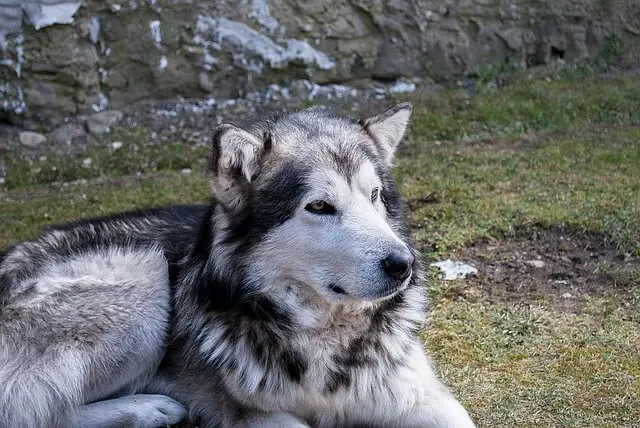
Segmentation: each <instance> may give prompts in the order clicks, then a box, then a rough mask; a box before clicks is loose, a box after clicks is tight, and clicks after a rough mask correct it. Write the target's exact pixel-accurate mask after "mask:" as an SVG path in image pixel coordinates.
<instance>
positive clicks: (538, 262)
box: [525, 260, 545, 268]
mask: <svg viewBox="0 0 640 428" xmlns="http://www.w3.org/2000/svg"><path fill="white" fill-rule="evenodd" d="M525 263H526V264H528V265H529V266H533V267H534V268H543V267H544V266H545V263H544V262H543V261H542V260H527V261H525Z"/></svg>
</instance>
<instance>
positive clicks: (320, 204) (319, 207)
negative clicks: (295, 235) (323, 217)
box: [305, 201, 336, 214]
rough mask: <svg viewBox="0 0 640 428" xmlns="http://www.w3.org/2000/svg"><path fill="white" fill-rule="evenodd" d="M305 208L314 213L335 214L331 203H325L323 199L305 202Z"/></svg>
mask: <svg viewBox="0 0 640 428" xmlns="http://www.w3.org/2000/svg"><path fill="white" fill-rule="evenodd" d="M305 209H306V210H307V211H309V212H312V213H314V214H335V212H336V209H335V207H334V206H333V205H330V204H328V203H326V202H325V201H314V202H311V203H310V204H307V206H306V207H305Z"/></svg>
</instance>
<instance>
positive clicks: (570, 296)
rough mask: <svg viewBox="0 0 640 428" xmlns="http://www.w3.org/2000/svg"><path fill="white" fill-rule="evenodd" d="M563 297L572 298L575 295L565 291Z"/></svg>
mask: <svg viewBox="0 0 640 428" xmlns="http://www.w3.org/2000/svg"><path fill="white" fill-rule="evenodd" d="M562 298H563V299H572V298H573V295H572V294H571V293H564V294H563V295H562Z"/></svg>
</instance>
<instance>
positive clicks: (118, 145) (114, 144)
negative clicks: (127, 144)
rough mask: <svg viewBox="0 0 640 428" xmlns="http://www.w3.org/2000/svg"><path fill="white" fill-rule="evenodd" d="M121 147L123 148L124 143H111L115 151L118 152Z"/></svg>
mask: <svg viewBox="0 0 640 428" xmlns="http://www.w3.org/2000/svg"><path fill="white" fill-rule="evenodd" d="M121 147H122V141H114V142H113V143H111V148H112V149H113V150H118V149H119V148H121Z"/></svg>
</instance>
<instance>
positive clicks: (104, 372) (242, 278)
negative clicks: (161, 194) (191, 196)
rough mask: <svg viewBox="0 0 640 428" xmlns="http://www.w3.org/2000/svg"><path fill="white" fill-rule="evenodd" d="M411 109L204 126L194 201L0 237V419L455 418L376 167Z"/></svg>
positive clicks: (391, 202) (398, 215)
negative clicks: (208, 146) (4, 242)
mask: <svg viewBox="0 0 640 428" xmlns="http://www.w3.org/2000/svg"><path fill="white" fill-rule="evenodd" d="M411 110H412V107H411V105H410V104H408V103H403V104H399V105H397V106H395V107H393V108H391V109H390V110H387V111H386V112H384V113H382V114H380V115H377V116H374V117H370V118H367V119H363V120H354V119H349V118H346V117H342V116H339V115H336V114H333V113H329V112H328V111H327V110H323V109H317V108H316V109H308V110H304V111H300V112H293V113H287V114H281V115H280V116H277V117H276V118H275V119H272V120H269V121H265V122H263V123H256V124H255V125H253V126H251V127H248V128H247V129H241V128H239V127H237V126H234V125H229V124H227V125H222V126H220V127H218V128H217V129H216V130H215V131H214V132H213V135H212V141H213V148H212V153H213V155H212V157H211V161H210V177H211V191H212V199H211V202H210V203H209V204H207V205H193V206H191V205H181V206H170V207H163V208H157V209H152V210H147V211H140V212H133V213H126V214H122V215H115V216H109V217H106V218H98V219H88V220H82V221H79V222H77V223H73V224H67V225H62V226H54V227H50V228H48V229H46V230H45V231H43V232H42V234H41V236H40V237H39V238H38V239H36V240H33V241H28V242H23V243H20V244H17V245H14V246H12V247H10V248H9V249H8V250H7V251H6V252H5V253H4V254H2V255H0V426H1V427H2V428H23V427H24V428H42V427H65V428H66V427H83V428H87V427H125V426H126V427H130V426H134V427H157V426H163V425H170V424H175V423H177V422H179V421H181V420H183V419H188V420H190V421H191V422H192V423H194V424H198V426H200V427H310V426H311V427H403V428H404V427H407V428H409V427H473V426H474V424H473V422H472V421H471V419H470V418H469V416H468V413H467V412H466V411H465V409H464V408H463V407H462V406H461V405H460V404H459V403H458V401H457V400H456V399H455V398H454V397H453V396H452V395H451V394H450V393H449V392H448V390H447V388H446V387H445V386H444V385H443V384H442V383H441V382H440V381H439V380H438V378H437V377H436V375H435V373H434V370H433V369H432V367H431V364H430V362H429V360H428V358H427V356H426V355H425V350H424V346H423V344H422V343H421V342H420V340H419V339H418V331H419V330H420V328H421V327H422V326H423V321H424V319H425V312H426V307H425V306H426V297H425V290H424V289H423V288H422V287H421V285H420V278H421V277H420V254H419V253H418V252H417V251H416V250H415V249H414V248H413V247H412V245H411V242H410V239H409V233H408V231H407V229H406V228H405V226H404V225H403V214H402V210H401V200H400V196H399V194H398V191H397V190H396V186H395V185H394V181H393V179H392V166H393V159H394V153H395V151H396V148H397V146H398V143H399V142H400V141H401V139H402V137H403V135H404V133H405V129H406V127H407V123H408V121H409V118H410V116H411ZM4 227H7V225H4Z"/></svg>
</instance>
